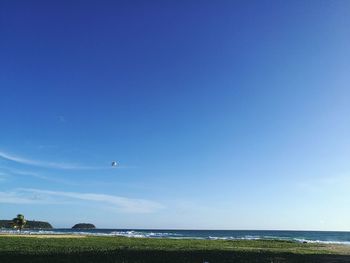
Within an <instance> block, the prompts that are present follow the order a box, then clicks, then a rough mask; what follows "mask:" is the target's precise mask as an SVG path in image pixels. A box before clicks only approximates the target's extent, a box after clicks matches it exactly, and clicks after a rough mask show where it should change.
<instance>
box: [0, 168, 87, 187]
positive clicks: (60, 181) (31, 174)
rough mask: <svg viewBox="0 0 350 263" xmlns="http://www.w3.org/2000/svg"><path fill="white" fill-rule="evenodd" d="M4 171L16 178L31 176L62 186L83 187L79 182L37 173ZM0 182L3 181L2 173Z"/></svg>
mask: <svg viewBox="0 0 350 263" xmlns="http://www.w3.org/2000/svg"><path fill="white" fill-rule="evenodd" d="M4 170H6V171H7V173H9V174H11V175H14V176H30V177H34V178H38V179H41V180H45V181H49V182H55V183H62V184H66V185H81V184H78V183H77V182H73V181H71V180H65V179H61V178H58V177H53V176H46V175H42V174H41V173H37V172H31V171H22V170H18V169H12V168H6V169H4ZM0 180H1V172H0Z"/></svg>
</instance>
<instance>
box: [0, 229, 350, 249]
mask: <svg viewBox="0 0 350 263" xmlns="http://www.w3.org/2000/svg"><path fill="white" fill-rule="evenodd" d="M0 232H7V233H9V232H10V233H17V232H15V231H12V230H0ZM22 232H24V233H27V234H33V235H35V234H72V235H96V236H125V237H132V238H141V237H144V238H176V239H188V238H194V239H212V240H215V239H223V240H235V239H249V240H253V239H279V240H291V241H295V242H315V243H331V244H347V245H350V232H326V231H255V230H150V229H148V230H147V229H143V230H131V229H94V230H74V229H53V230H24V231H22Z"/></svg>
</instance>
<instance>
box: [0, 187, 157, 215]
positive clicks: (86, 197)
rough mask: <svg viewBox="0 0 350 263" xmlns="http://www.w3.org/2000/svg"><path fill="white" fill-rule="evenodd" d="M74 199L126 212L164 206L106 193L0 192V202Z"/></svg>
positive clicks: (37, 190) (28, 202) (36, 190)
mask: <svg viewBox="0 0 350 263" xmlns="http://www.w3.org/2000/svg"><path fill="white" fill-rule="evenodd" d="M76 200H81V201H87V202H96V203H102V204H103V205H105V206H108V207H112V208H113V209H116V210H120V211H122V212H126V213H152V212H155V211H157V210H159V209H162V208H164V207H163V205H161V204H159V203H157V202H154V201H150V200H145V199H133V198H127V197H121V196H115V195H107V194H96V193H78V192H63V191H50V190H41V189H31V188H22V189H17V190H16V191H12V192H0V203H10V204H45V203H46V204H47V203H60V202H62V201H76Z"/></svg>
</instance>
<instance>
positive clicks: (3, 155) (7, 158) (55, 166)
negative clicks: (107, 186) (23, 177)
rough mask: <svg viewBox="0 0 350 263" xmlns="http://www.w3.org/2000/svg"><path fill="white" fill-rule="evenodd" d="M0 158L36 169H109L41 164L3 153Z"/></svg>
mask: <svg viewBox="0 0 350 263" xmlns="http://www.w3.org/2000/svg"><path fill="white" fill-rule="evenodd" d="M0 158H2V159H5V160H8V161H12V162H16V163H20V164H25V165H30V166H36V167H42V168H54V169H64V170H100V169H109V167H107V166H106V167H105V166H103V167H98V166H83V165H77V164H70V163H57V162H43V161H38V160H32V159H27V158H23V157H20V156H17V155H13V154H9V153H6V152H3V151H0Z"/></svg>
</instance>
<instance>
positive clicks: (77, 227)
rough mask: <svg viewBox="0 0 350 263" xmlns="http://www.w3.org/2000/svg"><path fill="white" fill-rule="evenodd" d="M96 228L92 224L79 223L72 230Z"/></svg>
mask: <svg viewBox="0 0 350 263" xmlns="http://www.w3.org/2000/svg"><path fill="white" fill-rule="evenodd" d="M95 228H96V227H95V226H94V225H93V224H90V223H79V224H75V225H74V226H73V227H72V229H95Z"/></svg>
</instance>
